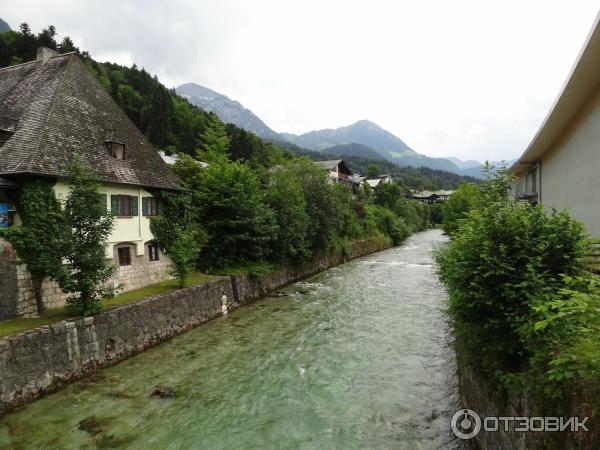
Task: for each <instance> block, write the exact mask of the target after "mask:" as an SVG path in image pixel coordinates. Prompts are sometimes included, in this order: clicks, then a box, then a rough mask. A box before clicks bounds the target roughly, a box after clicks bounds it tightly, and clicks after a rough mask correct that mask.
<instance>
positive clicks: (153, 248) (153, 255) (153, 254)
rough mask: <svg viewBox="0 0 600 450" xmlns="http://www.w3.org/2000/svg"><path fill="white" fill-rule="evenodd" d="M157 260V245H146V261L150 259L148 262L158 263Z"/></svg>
mask: <svg viewBox="0 0 600 450" xmlns="http://www.w3.org/2000/svg"><path fill="white" fill-rule="evenodd" d="M158 258H159V255H158V245H156V244H148V259H150V261H158Z"/></svg>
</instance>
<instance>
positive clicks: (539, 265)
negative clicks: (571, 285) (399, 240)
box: [437, 200, 589, 390]
mask: <svg viewBox="0 0 600 450" xmlns="http://www.w3.org/2000/svg"><path fill="white" fill-rule="evenodd" d="M588 251H589V246H588V241H587V240H586V233H585V231H584V229H583V226H582V225H581V224H580V223H579V222H576V221H575V220H573V219H572V218H571V217H569V215H568V214H567V213H566V212H556V211H554V210H553V211H550V212H546V211H544V209H543V208H542V206H537V207H531V206H530V205H527V204H519V203H516V202H514V201H510V200H504V201H497V202H493V203H491V204H490V205H489V206H487V207H486V208H484V209H480V210H474V211H472V212H471V213H469V214H468V216H467V217H466V218H465V219H464V220H463V221H462V224H461V226H460V228H459V229H458V230H457V231H455V232H454V233H453V234H452V240H451V242H450V244H449V245H448V247H447V248H445V249H443V250H441V251H439V252H438V254H437V262H438V265H439V273H440V276H441V279H442V281H443V282H444V283H445V285H446V286H447V289H448V294H449V299H448V312H449V315H450V317H451V319H452V321H453V324H454V328H455V331H456V333H457V334H458V335H460V336H461V337H462V340H461V341H462V342H463V344H464V346H465V350H466V354H467V355H468V356H469V360H470V363H471V364H472V365H473V366H474V367H475V368H476V369H477V370H479V371H480V372H481V373H483V374H484V375H485V376H486V377H487V378H488V379H491V380H493V381H494V383H495V385H497V386H500V387H501V388H504V389H509V390H510V389H524V388H525V389H526V388H527V386H528V385H527V383H525V381H524V380H525V379H526V378H527V374H528V373H533V372H534V371H540V370H541V371H542V372H545V371H546V370H547V367H546V366H547V365H548V364H550V361H551V360H552V359H551V358H550V359H546V360H544V359H543V358H540V357H539V355H540V353H544V352H545V353H546V355H550V354H551V348H552V346H551V345H549V344H548V342H544V341H543V340H542V341H540V340H539V338H538V335H537V334H536V332H537V331H538V330H539V329H540V328H539V327H540V326H541V325H535V324H538V323H542V321H543V320H544V319H543V317H542V316H541V315H543V313H544V311H546V312H551V311H552V310H553V308H555V307H554V306H552V305H553V304H554V305H556V303H555V302H556V296H557V295H559V294H560V293H561V292H562V290H563V289H565V287H566V286H567V285H566V283H565V279H568V278H565V276H566V277H577V276H580V275H581V274H582V273H584V269H585V268H584V259H585V258H584V256H585V255H586V253H587V252H588ZM561 295H562V294H561ZM544 308H549V309H547V310H544ZM536 327H537V328H538V329H537V330H536V329H535V328H536ZM540 342H541V343H540ZM529 386H530V385H529Z"/></svg>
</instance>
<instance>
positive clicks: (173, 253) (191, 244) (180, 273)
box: [169, 228, 201, 288]
mask: <svg viewBox="0 0 600 450" xmlns="http://www.w3.org/2000/svg"><path fill="white" fill-rule="evenodd" d="M200 250H201V245H200V243H199V242H198V239H197V236H195V235H194V233H193V232H192V231H189V230H184V229H181V228H180V229H177V230H176V232H175V236H174V240H173V243H172V245H171V247H170V248H169V257H170V258H171V261H173V265H172V272H173V275H175V278H177V281H178V283H179V287H180V288H182V287H184V286H185V281H186V279H187V277H188V275H189V274H190V273H191V272H192V270H193V269H194V266H195V264H196V258H197V257H198V253H199V252H200Z"/></svg>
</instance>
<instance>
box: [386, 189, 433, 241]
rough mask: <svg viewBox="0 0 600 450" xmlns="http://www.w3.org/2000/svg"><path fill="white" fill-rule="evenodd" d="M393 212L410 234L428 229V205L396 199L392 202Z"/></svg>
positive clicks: (402, 198) (400, 198)
mask: <svg viewBox="0 0 600 450" xmlns="http://www.w3.org/2000/svg"><path fill="white" fill-rule="evenodd" d="M393 211H394V213H395V214H396V215H397V216H398V217H400V218H402V220H403V221H404V223H405V224H406V226H407V227H408V229H409V230H410V232H411V233H414V232H416V231H421V230H424V229H426V228H428V227H429V205H425V204H422V203H420V202H418V201H415V200H407V199H405V198H404V197H398V198H397V199H396V201H395V202H394V206H393Z"/></svg>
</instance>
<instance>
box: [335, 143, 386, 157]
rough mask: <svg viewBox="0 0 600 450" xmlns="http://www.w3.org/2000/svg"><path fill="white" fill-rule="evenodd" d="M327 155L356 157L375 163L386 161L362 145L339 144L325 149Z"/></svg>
mask: <svg viewBox="0 0 600 450" xmlns="http://www.w3.org/2000/svg"><path fill="white" fill-rule="evenodd" d="M325 151H326V152H327V153H328V154H329V155H334V156H345V157H347V156H357V157H359V158H366V159H372V160H375V161H387V159H385V158H384V157H383V156H381V155H380V154H379V153H377V152H376V151H375V150H373V149H372V148H370V147H367V146H366V145H362V144H339V145H334V146H333V147H327V149H326V150H325Z"/></svg>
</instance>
